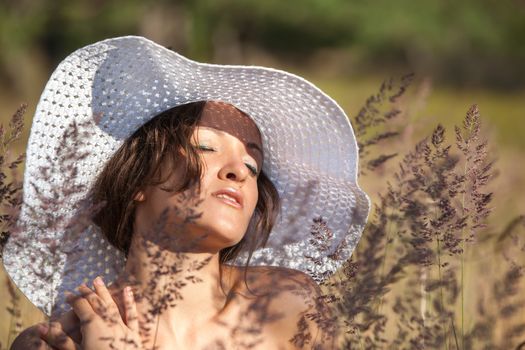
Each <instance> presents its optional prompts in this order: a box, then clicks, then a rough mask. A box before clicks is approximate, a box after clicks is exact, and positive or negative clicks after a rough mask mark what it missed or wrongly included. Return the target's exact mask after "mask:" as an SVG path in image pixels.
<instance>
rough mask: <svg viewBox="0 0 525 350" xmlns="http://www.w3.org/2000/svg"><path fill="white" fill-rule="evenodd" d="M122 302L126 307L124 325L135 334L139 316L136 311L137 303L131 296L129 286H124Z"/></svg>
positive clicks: (131, 292) (137, 331)
mask: <svg viewBox="0 0 525 350" xmlns="http://www.w3.org/2000/svg"><path fill="white" fill-rule="evenodd" d="M123 293H124V303H125V307H126V325H127V326H128V328H129V329H131V331H132V332H134V333H135V334H138V333H139V318H138V312H137V304H136V302H135V297H134V296H133V290H132V289H131V287H129V286H128V287H126V288H124V291H123Z"/></svg>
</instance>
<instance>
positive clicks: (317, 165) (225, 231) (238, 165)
mask: <svg viewBox="0 0 525 350" xmlns="http://www.w3.org/2000/svg"><path fill="white" fill-rule="evenodd" d="M327 137H330V140H331V143H330V144H327V143H326V139H327ZM356 170H357V148H356V142H355V139H354V136H353V132H352V129H351V126H350V124H349V123H348V120H347V119H346V116H345V114H344V112H343V111H342V110H341V109H340V108H339V107H338V106H337V104H336V103H335V102H334V101H333V100H331V99H330V98H329V97H328V96H326V95H325V94H323V93H322V92H321V91H320V90H318V89H317V88H315V87H314V86H313V85H311V84H310V83H308V82H306V81H304V80H303V79H301V78H298V77H296V76H293V75H291V74H288V73H285V72H280V71H276V70H272V69H268V68H260V67H242V66H217V65H206V64H198V63H195V62H192V61H189V60H187V59H185V58H183V57H182V56H180V55H177V54H176V53H174V52H171V51H169V50H167V49H164V48H162V47H160V46H158V45H156V44H154V43H152V42H151V41H149V40H147V39H144V38H140V37H123V38H115V39H109V40H106V41H103V42H99V43H96V44H93V45H91V46H88V47H86V48H82V49H80V50H78V51H77V52H75V53H73V54H72V55H71V56H69V57H68V58H66V59H65V60H64V62H62V63H61V64H60V65H59V67H58V68H57V70H56V71H55V73H54V74H53V76H52V77H51V79H50V82H49V83H48V85H47V86H46V89H45V91H44V93H43V95H42V98H41V100H40V103H39V106H38V108H37V113H36V115H35V119H34V121H33V127H32V131H31V137H30V141H29V146H28V158H27V167H26V175H25V180H24V181H25V183H24V186H25V192H24V205H23V208H22V213H21V218H20V220H19V227H20V230H19V231H17V232H16V233H15V234H13V235H12V237H11V238H10V241H9V242H8V245H7V247H6V250H5V253H4V256H5V265H6V269H7V270H8V272H9V273H10V275H11V276H12V278H13V280H14V281H15V283H17V285H18V286H19V287H20V289H21V290H22V291H23V292H24V293H25V294H26V295H28V297H29V298H30V300H31V301H32V302H34V303H35V304H36V305H37V306H39V307H41V308H42V309H43V310H44V311H45V312H46V313H47V314H48V315H49V316H51V318H52V319H53V320H56V322H51V323H49V324H42V325H38V326H35V327H32V328H30V329H28V330H26V331H25V332H23V333H22V334H21V335H20V336H19V337H18V338H17V340H16V341H15V343H14V344H13V347H12V348H13V349H22V348H24V349H26V348H28V346H36V347H37V348H38V346H41V347H44V346H46V344H47V345H49V346H51V347H53V348H56V349H75V348H79V347H81V348H82V349H109V348H119V349H120V348H130V349H132V348H137V349H142V348H145V349H146V348H147V349H151V348H154V347H156V348H158V349H173V348H176V349H201V348H202V349H211V348H213V349H215V348H224V349H236V348H238V349H244V348H259V349H293V348H329V349H330V348H333V347H334V346H335V345H334V344H335V342H334V336H333V335H334V334H333V333H334V327H332V326H333V324H334V319H332V318H331V316H330V313H329V312H328V311H327V307H326V305H324V304H323V303H322V302H320V299H318V298H317V297H318V296H319V295H320V290H319V287H318V285H317V284H316V281H317V282H319V281H322V280H323V279H325V278H327V277H328V276H329V275H330V274H332V273H333V272H335V270H336V269H337V268H338V267H339V266H340V264H341V263H342V261H344V260H345V259H347V258H348V257H349V255H350V254H351V252H352V250H353V248H354V247H355V245H356V244H357V240H358V239H359V236H360V233H361V230H362V227H363V225H364V223H365V221H366V216H367V215H368V209H369V202H368V199H367V197H366V195H365V194H364V193H363V192H362V191H361V190H360V189H359V187H358V186H357V183H356ZM42 218H46V220H44V221H43V220H42ZM42 221H43V222H42ZM323 233H324V236H323V235H322V234H323ZM57 241H58V242H60V244H57ZM35 242H36V243H35ZM28 261H31V262H32V263H33V265H36V266H45V268H44V269H43V270H33V271H31V272H29V273H28V272H27V271H26V272H23V273H21V271H20V270H19V269H18V267H20V266H21V265H22V264H27V262H28ZM96 276H98V277H96ZM95 277H96V278H95ZM86 280H87V281H89V282H90V283H89V284H90V285H92V286H88V285H86V284H82V283H81V282H83V281H84V282H86ZM104 281H106V282H113V283H112V284H111V286H110V287H109V288H108V287H106V285H105V284H104ZM75 288H76V293H75V294H69V295H68V296H67V297H66V296H65V292H66V291H68V290H74V289H75ZM68 305H69V307H70V308H71V310H69V311H68Z"/></svg>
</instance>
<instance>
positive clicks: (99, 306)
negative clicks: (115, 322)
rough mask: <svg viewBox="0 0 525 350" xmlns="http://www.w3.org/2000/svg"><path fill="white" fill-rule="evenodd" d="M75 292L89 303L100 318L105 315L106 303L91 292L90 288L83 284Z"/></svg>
mask: <svg viewBox="0 0 525 350" xmlns="http://www.w3.org/2000/svg"><path fill="white" fill-rule="evenodd" d="M77 290H78V291H79V292H80V294H81V295H82V296H83V297H84V298H85V299H86V300H87V301H88V302H89V304H90V305H91V308H92V309H93V310H94V311H95V312H96V313H97V314H99V315H100V316H102V315H105V314H106V313H107V305H106V303H105V302H104V301H103V300H102V299H101V298H100V297H99V296H98V295H97V293H95V291H93V290H92V289H91V288H89V287H88V286H86V285H85V284H81V285H80V286H79V287H78V288H77Z"/></svg>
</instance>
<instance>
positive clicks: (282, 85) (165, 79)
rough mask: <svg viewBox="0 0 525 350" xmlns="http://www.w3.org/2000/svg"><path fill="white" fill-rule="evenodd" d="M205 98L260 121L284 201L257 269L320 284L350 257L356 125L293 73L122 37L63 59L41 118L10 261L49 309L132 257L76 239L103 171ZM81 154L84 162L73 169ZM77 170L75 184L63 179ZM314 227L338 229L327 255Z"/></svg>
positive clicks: (17, 277) (93, 236)
mask: <svg viewBox="0 0 525 350" xmlns="http://www.w3.org/2000/svg"><path fill="white" fill-rule="evenodd" d="M201 100H217V101H223V102H226V103H229V104H232V105H234V106H235V107H237V108H238V109H240V110H241V111H243V112H245V113H246V114H248V115H249V116H250V117H251V118H252V119H253V120H254V121H255V123H256V124H257V126H258V128H259V130H260V131H261V133H262V138H263V148H264V166H263V171H264V172H265V173H266V175H267V176H268V177H269V178H270V180H271V181H272V182H273V183H274V185H275V186H276V188H277V190H278V192H279V195H280V197H281V200H282V209H281V215H280V216H279V217H278V219H277V223H276V225H275V226H274V229H273V230H272V232H271V234H270V237H269V240H268V242H267V245H266V247H265V248H262V249H259V250H257V251H255V252H254V254H253V256H252V260H251V262H250V265H274V266H283V267H288V268H293V269H297V270H301V271H303V272H306V273H308V274H310V275H311V276H312V277H314V278H315V279H316V280H317V281H321V280H323V279H324V278H326V277H327V276H329V275H330V274H332V273H333V272H335V271H336V269H337V268H338V267H340V266H341V264H342V263H343V262H344V261H345V260H346V259H348V258H349V257H350V255H351V254H352V251H353V250H354V248H355V246H356V245H357V242H358V240H359V238H360V236H361V232H362V230H363V227H364V225H365V223H366V219H367V217H368V212H369V208H370V202H369V199H368V197H367V195H366V194H365V193H364V192H363V191H362V190H361V189H360V188H359V186H358V185H357V166H358V149H357V143H356V140H355V136H354V133H353V131H352V127H351V125H350V122H349V120H348V118H347V116H346V115H345V113H344V111H343V110H342V109H341V107H339V105H338V104H337V103H336V102H335V101H334V100H332V99H331V98H330V97H329V96H327V95H326V94H325V93H323V92H322V91H321V90H319V89H318V88H317V87H315V86H314V85H313V84H312V83H310V82H308V81H306V80H305V79H303V78H301V77H298V76H296V75H293V74H290V73H287V72H284V71H280V70H275V69H271V68H264V67H255V66H228V65H214V64H205V63H198V62H194V61H191V60H189V59H187V58H185V57H183V56H181V55H179V54H177V53H176V52H173V51H171V50H169V49H166V48H164V47H162V46H160V45H158V44H156V43H154V42H152V41H150V40H148V39H145V38H142V37H137V36H126V37H119V38H113V39H108V40H104V41H100V42H97V43H95V44H92V45H89V46H86V47H84V48H81V49H79V50H77V51H75V52H74V53H72V54H71V55H69V56H68V57H67V58H66V59H65V60H64V61H63V62H62V63H60V65H59V66H58V67H57V69H56V70H55V72H54V73H53V75H52V76H51V78H50V79H49V82H48V83H47V85H46V87H45V89H44V92H43V94H42V96H41V98H40V102H39V103H38V106H37V110H36V114H35V117H34V119H33V126H32V128H31V135H30V138H29V144H28V147H27V160H26V169H25V178H24V197H23V199H24V203H23V205H22V212H21V217H20V219H19V223H20V224H21V225H20V227H23V229H22V230H19V231H17V232H14V233H13V234H12V235H11V237H10V239H9V241H8V242H7V245H6V248H5V250H4V265H5V268H6V270H7V272H8V273H9V275H10V276H11V277H12V279H13V281H14V282H15V283H16V285H17V286H18V287H19V288H20V290H21V291H22V292H23V293H24V294H25V295H26V296H27V297H28V298H29V300H30V301H31V302H33V303H34V304H35V305H36V306H38V307H39V308H41V309H42V310H43V311H44V312H45V313H46V314H48V315H51V314H52V313H55V312H57V311H58V312H63V311H65V310H66V309H67V308H68V306H66V305H65V304H64V296H63V294H64V293H63V292H64V291H65V290H73V289H74V288H76V287H77V286H78V285H79V284H81V283H82V282H83V281H85V279H93V278H94V277H96V276H97V275H100V276H102V277H103V278H104V279H105V280H106V281H112V280H114V279H115V278H116V276H117V274H118V273H119V271H120V269H122V268H123V266H124V260H125V257H124V255H123V254H122V253H121V252H120V251H118V250H117V249H116V248H114V247H113V246H111V245H110V244H109V243H108V242H107V240H106V239H105V238H104V236H103V235H102V233H101V232H100V230H99V229H98V227H96V226H94V225H93V224H90V223H87V224H86V226H85V227H83V228H82V229H81V232H80V233H78V234H73V233H71V232H72V231H73V226H74V225H76V228H77V230H78V227H81V226H79V223H77V222H75V221H74V218H75V217H76V216H77V214H78V210H80V209H81V208H82V206H83V204H82V203H84V202H85V201H83V200H84V199H86V196H87V193H88V191H89V189H90V187H91V185H92V184H93V181H94V179H95V178H96V177H97V174H98V173H99V172H100V171H101V170H102V167H103V164H104V163H105V162H106V161H108V160H109V158H110V157H111V156H112V155H113V154H114V152H115V151H116V150H117V149H118V148H119V146H121V144H122V143H123V141H124V140H125V139H126V138H127V137H129V136H130V135H131V134H132V133H133V132H134V131H135V130H137V129H138V128H139V127H140V126H142V125H143V124H144V123H146V122H147V121H149V120H150V119H151V118H153V117H154V116H155V115H157V114H159V113H160V112H162V111H165V110H167V109H170V108H172V107H175V106H178V105H181V104H186V103H189V102H195V101H201ZM93 116H97V118H96V124H95V123H92V124H91V127H90V128H89V130H88V131H84V132H83V131H82V128H79V129H78V130H77V129H74V128H73V129H72V125H73V123H75V125H77V126H78V125H80V126H81V125H82V124H86V123H90V121H93V119H94V118H93ZM71 130H73V132H72V131H71ZM75 130H77V131H78V132H79V133H80V134H79V135H76V134H75ZM64 153H66V156H65V157H64ZM67 154H68V155H69V156H67ZM73 154H77V156H78V155H81V156H79V157H76V158H75V160H74V164H68V162H69V163H72V162H73V161H72V160H71V159H72V158H73V157H72V155H73ZM72 165H74V170H75V172H74V173H73V175H74V178H73V179H71V178H70V177H71V176H67V174H66V173H67V172H68V171H71V169H73V168H72V167H71V166H72ZM70 175H72V174H70ZM46 198H47V199H46ZM319 218H322V221H321V220H319ZM312 225H317V229H319V226H323V225H326V228H327V229H328V230H329V231H330V232H331V233H332V234H333V237H332V239H331V241H330V244H331V245H330V246H329V247H328V248H329V249H328V250H327V251H323V250H319V249H318V247H316V245H315V243H314V242H312V238H313V237H312V234H311V231H312V227H313V226H312ZM321 229H324V228H322V227H321ZM318 231H319V230H318ZM66 243H67V244H66ZM79 249H80V251H78V250H79ZM73 250H75V251H76V252H75V254H72V253H71V252H72V251H73ZM68 252H69V253H68ZM334 253H336V254H334ZM241 257H244V258H245V257H247V253H246V252H244V253H243V254H242V255H241ZM312 258H317V260H319V261H321V264H314V262H313V260H312Z"/></svg>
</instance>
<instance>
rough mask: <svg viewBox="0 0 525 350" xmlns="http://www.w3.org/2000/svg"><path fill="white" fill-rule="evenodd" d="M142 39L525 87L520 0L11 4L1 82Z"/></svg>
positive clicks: (1, 44) (0, 10)
mask: <svg viewBox="0 0 525 350" xmlns="http://www.w3.org/2000/svg"><path fill="white" fill-rule="evenodd" d="M170 32H171V33H173V35H172V36H170V34H169V33H170ZM143 33H147V35H148V36H149V37H151V38H152V39H154V40H158V41H160V42H161V43H162V44H164V45H169V46H170V45H171V46H173V45H176V47H175V48H176V49H177V50H178V51H182V52H183V53H184V54H186V55H188V56H189V57H191V58H193V59H197V60H210V59H211V60H213V59H214V58H215V57H216V54H217V52H218V51H220V50H230V49H232V50H234V52H240V53H242V51H243V50H244V49H245V48H250V47H256V48H259V49H260V50H263V51H266V52H269V53H270V54H271V55H274V56H277V57H280V58H284V59H291V60H293V61H294V62H295V63H298V64H301V63H304V62H306V61H307V60H305V59H304V58H305V57H307V56H310V55H312V54H313V53H315V52H316V51H318V50H321V49H323V50H327V49H328V50H331V49H337V50H346V51H348V52H351V53H352V55H353V56H354V57H356V59H355V60H354V61H353V63H352V64H359V67H360V68H363V67H365V68H368V69H371V70H377V69H378V68H380V67H385V66H386V67H388V68H389V69H391V68H392V67H402V68H403V69H407V68H408V69H412V70H415V71H416V72H420V73H423V74H425V75H433V76H434V77H437V78H439V79H441V80H444V81H449V82H453V83H455V84H490V85H491V86H493V87H494V86H504V87H516V86H519V85H523V83H524V82H525V79H524V77H525V65H523V63H522V62H524V61H525V39H524V38H525V6H524V5H523V3H520V2H518V1H517V0H504V1H496V0H464V1H461V2H454V1H451V0H423V1H412V0H395V1H392V0H377V1H373V2H370V1H364V0H352V1H349V0H287V1H279V0H265V1H257V0H157V1H154V0H142V1H141V0H93V1H88V0H77V1H67V0H34V1H30V0H3V1H2V2H0V48H1V51H0V77H1V78H3V79H7V80H8V81H9V82H10V83H12V84H13V86H14V88H19V89H24V87H23V86H17V84H18V83H16V80H20V79H15V75H16V76H17V78H20V69H15V68H16V67H20V62H25V61H24V57H27V56H28V55H29V56H36V57H38V59H39V60H41V61H42V60H43V61H44V62H45V63H43V64H44V66H46V67H52V66H54V65H56V63H57V62H58V61H59V60H61V59H62V58H63V57H64V56H65V55H66V54H67V53H69V52H71V51H72V50H74V49H76V48H78V47H80V46H82V45H85V44H88V43H91V42H94V41H97V40H100V39H103V38H107V37H112V36H118V35H125V34H143ZM159 38H160V40H159ZM231 56H233V57H235V55H231ZM25 59H26V60H27V58H25ZM24 64H25V63H24ZM41 64H42V63H41ZM22 74H23V73H22ZM439 79H438V80H439Z"/></svg>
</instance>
